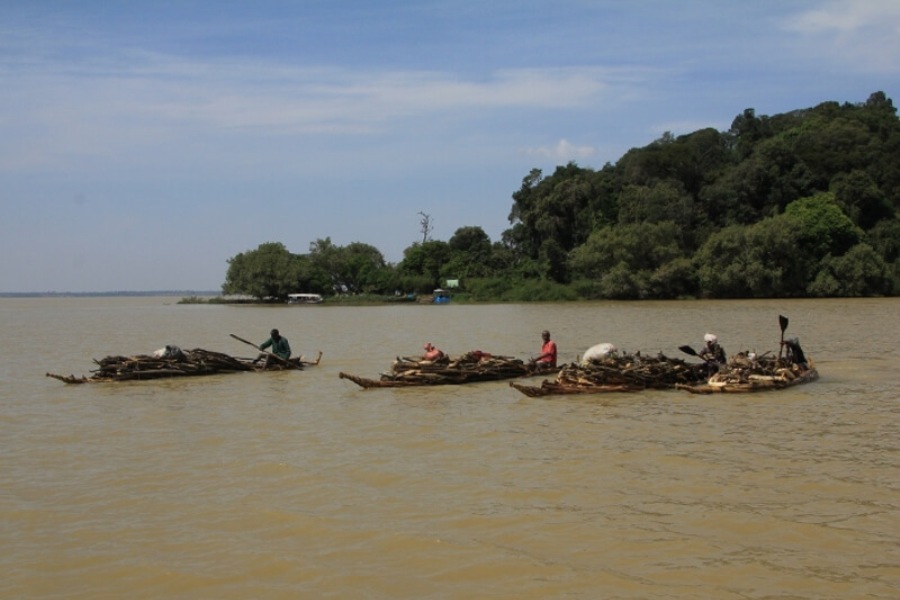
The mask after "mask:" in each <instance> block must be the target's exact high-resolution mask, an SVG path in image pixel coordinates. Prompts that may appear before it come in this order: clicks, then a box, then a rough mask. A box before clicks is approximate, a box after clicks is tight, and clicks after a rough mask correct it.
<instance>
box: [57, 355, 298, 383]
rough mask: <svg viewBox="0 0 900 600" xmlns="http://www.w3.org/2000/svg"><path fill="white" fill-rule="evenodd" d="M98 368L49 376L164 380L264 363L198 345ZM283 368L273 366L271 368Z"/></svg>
mask: <svg viewBox="0 0 900 600" xmlns="http://www.w3.org/2000/svg"><path fill="white" fill-rule="evenodd" d="M94 363H96V364H97V365H98V368H97V369H94V370H93V371H91V373H92V374H91V376H90V377H85V376H82V377H75V376H74V375H68V376H63V375H56V374H53V373H47V377H52V378H54V379H59V380H60V381H62V382H65V383H96V382H106V381H133V380H144V379H160V378H164V377H189V376H197V375H216V374H220V373H236V372H239V371H256V370H262V369H264V368H266V367H264V366H263V365H264V363H262V364H259V363H254V361H253V360H252V359H247V358H235V357H233V356H229V355H228V354H223V353H221V352H212V351H209V350H203V349H202V348H196V349H194V350H186V351H179V352H178V353H177V354H176V355H175V356H151V355H146V354H138V355H135V356H107V357H106V358H103V359H100V360H97V359H94ZM272 368H275V369H280V368H281V367H280V366H278V365H275V366H274V367H273V366H272V365H270V366H269V367H268V369H272Z"/></svg>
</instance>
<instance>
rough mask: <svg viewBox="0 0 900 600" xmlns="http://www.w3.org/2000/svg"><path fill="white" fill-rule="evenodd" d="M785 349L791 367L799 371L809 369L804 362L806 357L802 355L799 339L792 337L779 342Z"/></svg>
mask: <svg viewBox="0 0 900 600" xmlns="http://www.w3.org/2000/svg"><path fill="white" fill-rule="evenodd" d="M781 343H782V345H784V346H786V347H787V355H786V356H787V359H788V360H789V361H790V362H791V364H792V365H797V367H798V368H799V369H800V370H801V371H806V370H808V369H809V363H808V362H806V355H805V354H803V348H801V347H800V338H796V337H792V338H790V339H787V340H784V341H783V342H781Z"/></svg>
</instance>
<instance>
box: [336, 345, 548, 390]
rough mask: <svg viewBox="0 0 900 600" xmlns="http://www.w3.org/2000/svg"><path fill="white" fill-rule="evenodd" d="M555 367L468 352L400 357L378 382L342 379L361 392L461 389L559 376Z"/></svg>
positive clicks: (348, 376)
mask: <svg viewBox="0 0 900 600" xmlns="http://www.w3.org/2000/svg"><path fill="white" fill-rule="evenodd" d="M557 370H558V369H557V368H556V367H544V366H541V365H540V364H536V363H532V362H525V361H523V360H521V359H518V358H512V357H509V356H497V355H492V354H489V353H486V352H482V351H480V350H474V351H472V352H467V353H465V354H463V355H461V356H459V357H458V358H455V359H451V358H449V357H444V358H442V359H440V360H435V361H429V360H418V359H415V358H401V357H399V356H398V357H397V359H396V360H395V361H394V363H393V364H392V365H391V370H390V372H389V373H382V374H381V377H380V378H379V379H368V378H366V377H359V376H357V375H351V374H349V373H344V372H341V373H340V374H339V377H340V378H341V379H348V380H350V381H352V382H353V383H355V384H357V385H358V386H360V387H362V388H366V389H369V388H387V387H413V386H426V385H461V384H465V383H476V382H481V381H499V380H503V379H515V378H518V377H528V376H531V375H542V374H548V373H553V372H556V371H557Z"/></svg>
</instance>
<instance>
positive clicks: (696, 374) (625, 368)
mask: <svg viewBox="0 0 900 600" xmlns="http://www.w3.org/2000/svg"><path fill="white" fill-rule="evenodd" d="M707 376H708V373H707V370H706V369H705V367H704V365H696V364H688V363H686V362H685V361H683V360H681V359H678V358H668V357H666V356H664V355H663V354H659V355H657V356H655V357H653V356H641V354H640V353H636V354H621V355H620V354H618V353H615V354H610V355H607V356H604V357H602V358H596V359H592V360H590V361H588V362H586V363H573V364H569V365H565V366H564V367H563V368H562V369H561V370H560V372H559V375H558V376H557V382H558V383H560V384H564V385H577V386H621V385H625V386H629V387H638V388H652V389H665V388H671V387H674V386H675V384H678V383H683V384H691V383H696V382H698V381H702V380H704V379H705V378H706V377H707Z"/></svg>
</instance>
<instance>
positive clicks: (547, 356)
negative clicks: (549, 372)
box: [531, 329, 557, 369]
mask: <svg viewBox="0 0 900 600" xmlns="http://www.w3.org/2000/svg"><path fill="white" fill-rule="evenodd" d="M541 339H542V340H543V344H541V354H540V355H539V356H538V357H537V358H532V359H531V362H532V364H534V365H536V366H538V367H541V368H545V369H546V368H551V369H555V368H556V355H557V349H556V342H554V341H553V340H551V339H550V332H549V331H547V330H546V329H545V330H544V331H542V332H541Z"/></svg>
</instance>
